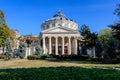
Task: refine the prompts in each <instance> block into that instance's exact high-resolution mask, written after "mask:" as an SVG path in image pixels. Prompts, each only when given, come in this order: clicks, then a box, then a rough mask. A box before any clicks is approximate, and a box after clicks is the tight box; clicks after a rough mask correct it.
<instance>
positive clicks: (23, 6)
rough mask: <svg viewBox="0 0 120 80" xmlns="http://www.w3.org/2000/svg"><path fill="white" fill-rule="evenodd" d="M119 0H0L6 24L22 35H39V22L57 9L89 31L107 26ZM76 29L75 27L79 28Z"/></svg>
mask: <svg viewBox="0 0 120 80" xmlns="http://www.w3.org/2000/svg"><path fill="white" fill-rule="evenodd" d="M118 3H120V0H0V9H1V10H2V11H3V12H4V15H5V19H6V22H7V25H8V26H9V27H10V28H11V29H17V30H19V32H20V33H21V34H22V35H26V34H34V35H39V33H40V31H41V24H42V23H43V22H44V21H46V20H47V19H50V18H52V17H53V15H54V14H56V13H57V12H58V11H59V10H61V11H62V13H63V14H65V15H66V17H68V18H71V19H73V20H74V21H76V22H77V23H78V25H79V29H80V27H81V26H82V25H83V24H86V25H88V26H89V28H90V30H91V31H92V32H98V31H99V30H100V29H103V28H108V27H107V26H108V25H110V24H113V23H114V22H115V21H116V20H117V16H115V15H114V14H113V13H114V10H115V9H116V7H117V6H116V5H117V4H118ZM79 29H78V30H79Z"/></svg>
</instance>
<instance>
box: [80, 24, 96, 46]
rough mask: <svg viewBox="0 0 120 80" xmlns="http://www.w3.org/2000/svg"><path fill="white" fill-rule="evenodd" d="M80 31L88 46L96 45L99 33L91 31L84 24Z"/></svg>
mask: <svg viewBox="0 0 120 80" xmlns="http://www.w3.org/2000/svg"><path fill="white" fill-rule="evenodd" d="M80 33H81V35H82V36H83V37H84V40H85V43H86V46H87V48H90V47H94V46H95V43H96V40H97V34H96V33H95V32H93V33H91V31H90V29H89V27H88V26H87V25H85V24H84V25H82V26H81V29H80Z"/></svg>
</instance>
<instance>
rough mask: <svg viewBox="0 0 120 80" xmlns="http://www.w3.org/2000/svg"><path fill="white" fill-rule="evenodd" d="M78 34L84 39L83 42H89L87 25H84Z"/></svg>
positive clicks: (89, 33)
mask: <svg viewBox="0 0 120 80" xmlns="http://www.w3.org/2000/svg"><path fill="white" fill-rule="evenodd" d="M80 34H81V35H82V36H83V37H84V40H85V42H87V41H89V39H90V35H91V32H90V29H89V27H88V26H87V25H85V24H84V25H82V26H81V29H80Z"/></svg>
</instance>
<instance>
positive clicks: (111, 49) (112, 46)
mask: <svg viewBox="0 0 120 80" xmlns="http://www.w3.org/2000/svg"><path fill="white" fill-rule="evenodd" d="M115 50H116V41H115V39H114V38H113V37H110V38H109V39H108V40H107V53H108V56H109V57H110V58H115V57H116V52H115Z"/></svg>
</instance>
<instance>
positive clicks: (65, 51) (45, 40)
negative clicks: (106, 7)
mask: <svg viewBox="0 0 120 80" xmlns="http://www.w3.org/2000/svg"><path fill="white" fill-rule="evenodd" d="M41 30H42V31H41V33H40V41H41V42H40V43H41V44H40V45H41V46H42V47H43V50H44V54H55V55H71V54H77V51H78V50H77V49H78V41H82V39H83V37H82V36H81V35H80V33H79V31H78V24H77V23H76V22H75V21H73V20H71V19H69V18H67V17H66V16H65V15H64V14H62V13H61V12H60V11H59V12H58V13H57V14H55V15H54V16H53V18H51V19H48V20H47V21H45V22H43V23H42V25H41Z"/></svg>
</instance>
